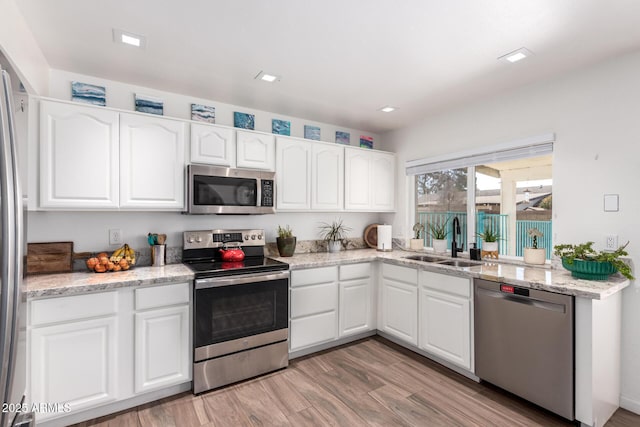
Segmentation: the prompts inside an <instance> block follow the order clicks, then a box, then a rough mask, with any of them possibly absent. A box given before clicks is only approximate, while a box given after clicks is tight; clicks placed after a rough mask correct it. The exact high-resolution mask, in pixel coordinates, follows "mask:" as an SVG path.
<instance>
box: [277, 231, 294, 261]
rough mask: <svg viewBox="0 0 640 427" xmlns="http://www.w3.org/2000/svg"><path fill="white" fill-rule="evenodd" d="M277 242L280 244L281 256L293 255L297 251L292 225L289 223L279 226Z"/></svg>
mask: <svg viewBox="0 0 640 427" xmlns="http://www.w3.org/2000/svg"><path fill="white" fill-rule="evenodd" d="M276 244H277V245H278V252H279V253H280V256H293V253H294V252H295V251H296V237H295V236H294V235H293V231H291V227H289V226H288V225H286V226H284V227H281V226H278V237H276Z"/></svg>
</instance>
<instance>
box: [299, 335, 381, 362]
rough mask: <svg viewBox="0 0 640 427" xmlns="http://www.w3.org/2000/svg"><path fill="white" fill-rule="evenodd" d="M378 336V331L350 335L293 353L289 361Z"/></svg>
mask: <svg viewBox="0 0 640 427" xmlns="http://www.w3.org/2000/svg"><path fill="white" fill-rule="evenodd" d="M375 334H376V330H375V329H374V330H373V331H367V332H361V333H359V334H354V335H349V336H348V337H343V338H340V339H337V340H334V341H329V342H325V343H323V344H318V345H314V346H312V347H307V348H303V349H301V350H296V351H292V352H290V353H289V360H292V359H296V358H298V357H302V356H307V355H309V354H313V353H317V352H319V351H323V350H328V349H330V348H333V347H337V346H339V345H342V344H348V343H350V342H353V341H358V340H361V339H363V338H367V337H371V336H373V335H375Z"/></svg>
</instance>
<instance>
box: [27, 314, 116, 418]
mask: <svg viewBox="0 0 640 427" xmlns="http://www.w3.org/2000/svg"><path fill="white" fill-rule="evenodd" d="M117 327H118V321H117V318H116V316H108V317H102V318H98V319H90V320H79V321H74V322H69V323H63V324H59V325H52V326H44V327H41V328H35V329H33V330H32V331H31V358H30V361H31V401H32V402H33V403H42V402H48V403H68V404H69V409H70V410H71V411H79V410H82V409H86V408H91V407H94V406H97V405H100V404H104V403H109V402H113V401H115V400H116V399H117V398H118V379H119V378H118V363H117V354H118V346H117V341H116V340H117V337H116V333H117V331H116V330H117ZM53 415H55V413H46V412H45V413H42V414H40V413H39V414H38V419H39V420H43V419H47V418H51V417H52V416H53Z"/></svg>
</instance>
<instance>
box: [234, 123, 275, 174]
mask: <svg viewBox="0 0 640 427" xmlns="http://www.w3.org/2000/svg"><path fill="white" fill-rule="evenodd" d="M236 141H237V150H238V152H237V155H236V164H237V166H238V167H239V168H249V169H262V170H268V171H273V170H275V166H276V162H275V157H276V141H275V137H274V136H273V135H269V134H264V133H258V132H250V131H245V130H239V131H237V132H236Z"/></svg>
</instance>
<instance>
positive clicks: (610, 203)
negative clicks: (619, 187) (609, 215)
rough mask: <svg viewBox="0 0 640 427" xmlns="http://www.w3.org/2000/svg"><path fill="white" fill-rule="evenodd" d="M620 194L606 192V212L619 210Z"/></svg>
mask: <svg viewBox="0 0 640 427" xmlns="http://www.w3.org/2000/svg"><path fill="white" fill-rule="evenodd" d="M618 202H619V200H618V195H617V194H605V195H604V211H605V212H618Z"/></svg>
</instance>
